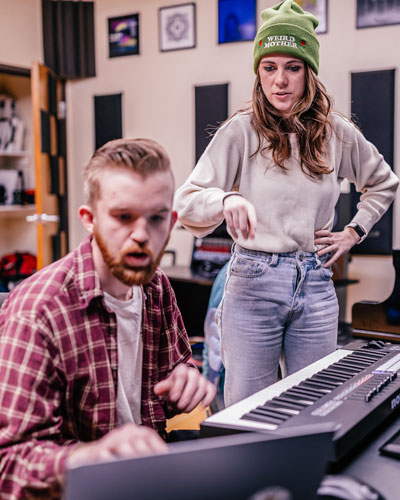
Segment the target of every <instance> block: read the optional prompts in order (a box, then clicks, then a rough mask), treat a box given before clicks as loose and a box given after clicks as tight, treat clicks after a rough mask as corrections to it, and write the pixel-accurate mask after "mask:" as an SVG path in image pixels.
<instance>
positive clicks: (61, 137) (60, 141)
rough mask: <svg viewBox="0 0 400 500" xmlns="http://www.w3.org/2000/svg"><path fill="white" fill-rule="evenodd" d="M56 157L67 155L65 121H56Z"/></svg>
mask: <svg viewBox="0 0 400 500" xmlns="http://www.w3.org/2000/svg"><path fill="white" fill-rule="evenodd" d="M57 149H58V150H57V155H58V156H62V157H65V156H66V155H67V128H66V122H65V119H61V120H57Z"/></svg>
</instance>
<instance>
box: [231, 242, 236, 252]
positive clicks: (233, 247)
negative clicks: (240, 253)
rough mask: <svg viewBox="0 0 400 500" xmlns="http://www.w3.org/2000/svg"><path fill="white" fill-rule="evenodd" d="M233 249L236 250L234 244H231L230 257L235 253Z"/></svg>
mask: <svg viewBox="0 0 400 500" xmlns="http://www.w3.org/2000/svg"><path fill="white" fill-rule="evenodd" d="M235 248H236V243H235V242H233V243H232V246H231V255H233V254H234V253H235Z"/></svg>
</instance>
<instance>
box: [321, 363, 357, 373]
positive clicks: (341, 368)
mask: <svg viewBox="0 0 400 500" xmlns="http://www.w3.org/2000/svg"><path fill="white" fill-rule="evenodd" d="M329 368H331V369H333V370H338V371H341V372H342V373H348V374H349V375H355V374H357V373H360V370H359V369H358V368H350V367H348V366H342V365H340V364H339V363H333V365H331V366H330V367H329Z"/></svg>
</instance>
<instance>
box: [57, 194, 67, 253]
mask: <svg viewBox="0 0 400 500" xmlns="http://www.w3.org/2000/svg"><path fill="white" fill-rule="evenodd" d="M58 215H59V217H60V220H59V226H58V229H59V232H61V231H64V232H65V236H66V240H67V249H68V198H67V196H66V194H65V195H63V196H58Z"/></svg>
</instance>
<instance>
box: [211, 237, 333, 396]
mask: <svg viewBox="0 0 400 500" xmlns="http://www.w3.org/2000/svg"><path fill="white" fill-rule="evenodd" d="M327 259H328V256H323V257H318V256H317V255H316V254H315V253H309V252H293V253H278V254H271V253H267V252H258V251H254V250H247V249H245V248H242V247H240V246H238V245H234V250H233V255H232V258H231V261H230V266H229V269H228V273H227V279H226V283H225V290H224V297H223V300H222V302H221V304H220V307H219V311H218V321H219V328H220V334H221V353H222V360H223V363H224V366H225V370H226V375H225V404H226V406H229V405H231V404H233V403H236V402H237V401H240V400H241V399H243V398H245V397H247V396H249V395H250V394H253V393H254V392H256V391H259V390H261V389H263V388H264V387H267V386H268V385H270V384H272V383H274V382H275V381H276V380H277V374H278V365H279V358H280V354H281V352H283V354H284V359H285V362H286V371H287V374H288V375H290V374H292V373H294V372H296V371H297V370H300V369H301V368H304V367H305V366H307V365H309V364H310V363H313V362H314V361H316V360H318V359H320V358H322V357H323V356H326V355H327V354H329V353H331V352H333V351H334V350H335V349H336V343H337V330H338V316H339V307H338V301H337V297H336V292H335V289H334V286H333V282H332V280H331V277H332V271H331V269H330V268H324V267H323V263H324V262H326V260H327Z"/></svg>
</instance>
